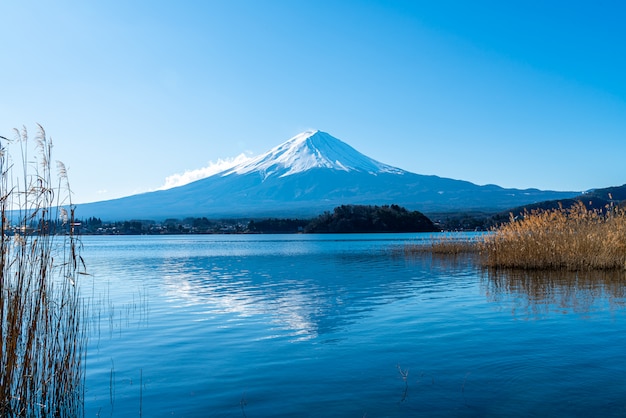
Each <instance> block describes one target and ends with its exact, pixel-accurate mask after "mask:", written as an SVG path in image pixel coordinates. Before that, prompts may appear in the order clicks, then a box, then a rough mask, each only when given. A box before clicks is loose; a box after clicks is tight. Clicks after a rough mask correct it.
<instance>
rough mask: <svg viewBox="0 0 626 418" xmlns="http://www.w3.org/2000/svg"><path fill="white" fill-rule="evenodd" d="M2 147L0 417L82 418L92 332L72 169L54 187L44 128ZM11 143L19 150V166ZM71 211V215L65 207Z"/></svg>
mask: <svg viewBox="0 0 626 418" xmlns="http://www.w3.org/2000/svg"><path fill="white" fill-rule="evenodd" d="M15 137H16V138H15V141H9V140H7V139H6V138H4V137H2V138H1V139H2V143H1V144H0V224H1V227H2V237H0V334H1V335H0V337H1V338H0V339H1V341H2V342H1V343H0V360H1V361H2V369H1V370H0V415H1V416H27V417H48V416H54V417H60V416H79V415H81V414H83V412H82V411H83V396H84V394H83V392H84V386H83V384H84V354H85V347H86V332H85V328H84V325H83V322H82V321H81V319H82V316H83V309H84V307H83V305H82V299H81V297H80V294H79V288H78V280H77V279H78V275H79V274H81V269H84V263H82V258H81V257H80V254H79V250H80V243H79V241H78V240H77V237H76V236H75V235H74V231H73V216H74V211H73V207H72V205H71V200H70V199H69V195H70V191H69V184H68V182H67V176H66V171H65V168H64V167H63V165H62V164H59V166H58V167H57V172H58V173H59V174H60V175H59V177H58V180H57V179H56V178H55V179H54V180H53V177H54V176H53V170H52V167H51V149H52V143H51V141H50V139H49V138H47V137H46V134H45V131H44V130H43V128H42V127H41V126H39V132H38V135H37V137H36V138H35V141H34V145H35V153H34V155H33V156H32V157H31V156H30V155H29V148H30V147H31V146H32V145H31V141H30V140H29V138H28V132H27V130H26V128H24V129H23V130H21V131H18V130H15ZM9 143H13V144H16V145H17V146H18V147H19V152H18V155H19V156H20V157H21V161H18V165H17V167H19V163H20V162H21V170H20V169H19V168H16V166H15V165H14V163H13V161H12V158H11V154H12V153H11V152H10V151H9ZM65 207H67V209H66V208H65Z"/></svg>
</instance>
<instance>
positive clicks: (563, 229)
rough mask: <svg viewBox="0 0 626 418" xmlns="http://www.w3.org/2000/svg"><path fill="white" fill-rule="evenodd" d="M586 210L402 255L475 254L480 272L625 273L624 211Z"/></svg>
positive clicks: (548, 214)
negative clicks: (520, 270) (602, 271)
mask: <svg viewBox="0 0 626 418" xmlns="http://www.w3.org/2000/svg"><path fill="white" fill-rule="evenodd" d="M605 209H606V210H604V211H597V210H589V209H587V208H586V207H585V205H584V204H583V203H582V202H578V203H576V204H575V205H573V206H572V207H571V208H568V209H564V208H562V207H561V208H559V209H554V210H537V211H531V212H525V213H524V214H523V215H522V216H520V217H517V218H514V217H513V215H512V214H511V217H510V219H509V222H508V223H505V224H502V225H500V226H499V227H496V228H493V229H492V230H491V231H490V232H489V233H486V234H485V235H484V236H482V237H480V238H478V239H472V240H462V239H456V238H454V236H442V237H440V238H434V239H433V240H432V241H431V242H430V243H428V244H423V245H408V246H406V247H405V250H404V251H405V253H406V254H418V253H431V254H433V255H438V256H456V255H459V254H477V255H479V263H480V265H481V266H482V267H485V268H504V269H524V270H570V271H584V270H615V269H620V270H624V269H626V211H624V209H620V208H618V207H616V206H609V207H607V208H605Z"/></svg>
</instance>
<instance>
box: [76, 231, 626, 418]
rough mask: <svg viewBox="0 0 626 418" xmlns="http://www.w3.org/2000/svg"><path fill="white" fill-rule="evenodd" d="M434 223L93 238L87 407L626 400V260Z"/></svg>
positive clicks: (523, 407)
mask: <svg viewBox="0 0 626 418" xmlns="http://www.w3.org/2000/svg"><path fill="white" fill-rule="evenodd" d="M432 237H433V234H375V235H374V234H355V235H187V236H85V237H83V238H82V241H83V245H84V249H83V257H84V258H85V261H86V263H87V267H88V271H89V273H90V274H91V276H85V277H84V278H83V282H82V284H81V290H82V292H83V294H84V295H85V296H86V298H87V300H88V302H89V315H88V326H89V344H88V350H87V356H86V387H85V416H87V417H95V416H99V417H109V416H113V417H138V416H144V417H169V416H176V417H250V418H252V417H265V416H275V417H294V416H297V417H405V416H418V415H422V416H468V417H471V416H481V417H488V416H494V417H495V416H585V417H588V416H624V415H626V290H625V289H626V286H625V284H626V277H625V275H624V273H622V272H620V273H606V272H604V273H603V272H599V273H579V274H575V273H570V274H564V273H513V272H500V273H498V274H494V273H491V274H490V273H488V272H485V271H482V270H481V269H480V268H478V267H477V266H476V265H475V263H474V262H473V261H472V259H471V258H469V257H459V258H457V259H453V260H444V259H440V258H437V257H433V256H431V255H422V256H406V255H405V254H404V251H403V249H404V248H405V246H406V245H407V244H415V243H419V242H427V241H428V240H429V239H431V238H432Z"/></svg>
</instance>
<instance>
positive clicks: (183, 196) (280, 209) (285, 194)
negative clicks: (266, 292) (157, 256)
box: [76, 131, 578, 221]
mask: <svg viewBox="0 0 626 418" xmlns="http://www.w3.org/2000/svg"><path fill="white" fill-rule="evenodd" d="M576 195H578V193H575V192H555V191H541V190H537V189H525V190H519V189H505V188H502V187H499V186H496V185H486V186H479V185H476V184H473V183H470V182H467V181H462V180H454V179H449V178H442V177H438V176H434V175H420V174H415V173H411V172H408V171H405V170H402V169H400V168H396V167H392V166H390V165H387V164H383V163H381V162H379V161H376V160H374V159H372V158H370V157H368V156H366V155H364V154H361V153H360V152H358V151H357V150H355V149H354V148H352V147H351V146H350V145H348V144H346V143H345V142H342V141H341V140H339V139H337V138H334V137H333V136H331V135H329V134H327V133H325V132H322V131H308V132H303V133H301V134H299V135H296V136H294V137H293V138H291V139H289V140H288V141H286V142H284V143H282V144H281V145H278V146H277V147H274V148H272V149H271V150H269V151H268V152H266V153H264V154H262V155H259V156H258V157H256V158H253V159H250V160H248V161H246V162H244V163H241V164H239V165H236V166H234V167H231V168H228V169H226V170H224V171H222V172H220V173H217V174H213V175H211V176H209V177H207V178H204V179H201V180H197V181H195V182H193V183H189V184H186V185H183V186H179V187H175V188H172V189H167V190H159V191H154V192H148V193H142V194H137V195H132V196H128V197H123V198H120V199H113V200H107V201H101V202H95V203H87V204H81V205H78V207H77V210H76V215H77V217H78V218H87V217H91V216H94V217H98V218H101V219H102V220H108V221H114V220H131V219H154V220H162V219H165V218H185V217H210V218H260V217H312V216H317V215H319V214H320V213H322V212H323V211H326V210H332V209H333V208H334V207H336V206H339V205H344V204H371V205H385V204H398V205H401V206H405V207H406V208H408V209H411V210H419V211H422V212H424V213H429V212H430V213H432V212H452V211H459V210H464V211H465V210H504V209H508V208H511V207H515V206H521V205H525V204H529V203H534V202H539V201H544V200H555V199H565V198H570V197H574V196H576Z"/></svg>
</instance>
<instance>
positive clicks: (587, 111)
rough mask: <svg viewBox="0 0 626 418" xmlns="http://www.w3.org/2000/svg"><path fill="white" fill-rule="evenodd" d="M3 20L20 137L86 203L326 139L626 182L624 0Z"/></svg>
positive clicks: (570, 177)
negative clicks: (47, 156) (304, 137)
mask: <svg viewBox="0 0 626 418" xmlns="http://www.w3.org/2000/svg"><path fill="white" fill-rule="evenodd" d="M0 19H1V20H2V26H1V27H0V31H1V42H0V54H1V56H2V62H3V64H2V65H1V66H0V80H1V81H0V83H1V84H0V87H1V99H2V100H1V101H0V135H3V136H7V137H11V136H12V135H13V134H12V128H15V127H21V126H22V125H26V126H27V127H28V128H29V129H30V130H31V131H33V133H34V131H35V123H40V124H42V125H43V126H44V127H45V128H46V130H47V132H48V134H49V135H50V136H51V137H52V138H53V141H54V146H55V148H54V158H56V159H59V160H62V161H63V162H64V163H65V164H66V166H67V167H68V168H69V175H70V182H71V185H72V189H73V191H74V201H75V202H77V203H82V202H87V201H96V200H105V199H110V198H115V197H120V196H125V195H130V194H134V193H139V192H145V191H149V190H155V189H158V188H159V187H162V186H163V185H164V184H165V183H166V180H167V179H168V178H170V179H171V178H172V176H175V175H176V174H179V175H180V174H181V173H185V172H186V171H187V172H189V171H193V170H198V169H202V168H205V167H210V166H211V165H212V164H215V163H216V162H218V161H219V160H220V159H229V158H234V157H236V156H238V155H241V154H242V153H243V154H246V155H258V154H260V153H262V152H265V151H267V150H269V149H270V148H272V147H274V146H276V145H278V144H279V143H281V142H283V141H285V140H287V139H289V138H291V137H292V136H294V135H296V134H298V133H300V132H302V131H305V130H308V129H320V130H323V131H326V132H328V133H330V134H331V135H333V136H335V137H337V138H339V139H341V140H343V141H345V142H347V143H349V144H350V145H352V146H353V147H354V148H356V149H357V150H359V151H361V152H363V153H364V154H366V155H368V156H370V157H372V158H375V159H377V160H379V161H381V162H384V163H386V164H390V165H394V166H397V167H400V168H403V169H405V170H409V171H412V172H415V173H419V174H435V175H439V176H442V177H451V178H456V179H462V180H469V181H472V182H474V183H477V184H488V183H493V184H498V185H500V186H504V187H517V188H527V187H536V188H540V189H553V190H575V191H582V190H586V189H589V188H593V187H607V186H614V185H621V184H624V183H626V167H625V164H624V162H623V161H624V157H625V156H626V76H625V74H626V42H625V40H626V25H624V24H623V22H624V20H625V19H626V6H625V5H624V3H622V2H620V1H605V2H603V1H597V2H582V1H567V2H566V1H553V2H545V1H510V2H502V1H473V2H466V1H436V2H435V1H393V0H389V1H351V0H342V1H336V0H333V1H325V0H319V1H308V2H306V1H300V0H283V1H272V0H266V1H241V0H229V1H181V2H172V1H132V2H129V1H125V0H124V1H116V0H111V1H106V2H105V1H102V2H84V1H66V0H57V1H39V2H36V1H23V2H2V3H1V4H0ZM179 177H180V176H179Z"/></svg>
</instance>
